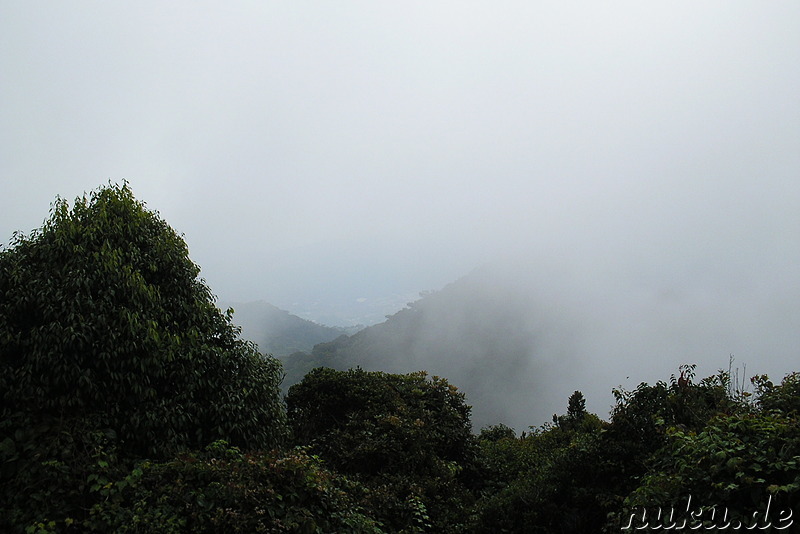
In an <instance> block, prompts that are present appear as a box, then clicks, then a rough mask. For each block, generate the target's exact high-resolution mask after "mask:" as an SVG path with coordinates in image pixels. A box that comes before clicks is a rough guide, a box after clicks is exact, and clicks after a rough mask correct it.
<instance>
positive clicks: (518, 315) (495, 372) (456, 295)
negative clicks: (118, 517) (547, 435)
mask: <svg viewBox="0 0 800 534" xmlns="http://www.w3.org/2000/svg"><path fill="white" fill-rule="evenodd" d="M507 281H508V276H507V275H506V274H505V273H502V274H501V273H498V272H496V271H494V270H492V269H488V268H483V269H477V270H475V271H474V272H472V273H471V274H469V275H467V276H465V277H463V278H461V279H459V280H458V281H456V282H453V283H452V284H450V285H448V286H446V287H444V288H443V289H442V290H440V291H437V292H429V293H428V294H425V295H423V296H422V298H421V299H420V300H418V301H416V302H413V303H410V304H409V305H408V307H407V308H405V309H403V310H400V311H399V312H397V313H395V314H394V315H391V316H389V317H388V318H387V320H386V321H385V322H383V323H380V324H377V325H374V326H370V327H368V328H365V329H363V330H361V331H359V332H357V333H355V334H353V335H349V336H348V335H341V336H339V337H337V338H336V339H333V340H330V341H327V342H324V343H320V344H318V345H317V346H315V347H314V349H313V350H312V351H311V353H305V354H293V355H291V356H289V357H287V358H286V359H285V362H286V367H287V368H291V369H293V370H294V376H292V377H291V379H292V380H299V379H300V377H301V376H302V374H301V373H304V372H307V371H308V370H310V369H312V368H313V367H317V366H327V367H333V368H336V369H347V368H351V367H356V366H360V367H362V368H363V369H365V370H380V371H386V372H392V373H408V372H413V371H419V370H424V371H427V372H428V373H429V374H430V375H437V376H442V377H445V378H447V379H448V381H449V382H450V383H451V384H453V385H455V386H457V387H458V388H459V389H460V390H461V391H463V392H464V393H466V395H467V402H468V403H470V404H471V405H472V406H473V422H474V425H475V428H476V429H477V428H480V427H482V426H484V425H488V424H496V423H500V422H502V423H505V424H509V425H511V426H516V427H519V428H521V429H525V428H526V427H527V426H529V425H534V424H537V425H538V424H541V423H542V422H544V421H545V420H547V419H549V418H550V416H552V414H553V413H555V412H556V411H559V410H561V411H563V407H562V406H561V404H563V402H566V398H567V396H568V393H566V396H565V393H562V392H561V391H560V390H559V391H557V392H556V395H555V396H554V395H552V394H551V390H550V388H551V386H552V382H553V380H552V378H553V377H552V373H553V365H552V364H553V354H554V351H553V350H548V351H543V350H540V349H541V348H542V347H541V343H540V337H542V336H541V335H540V334H542V331H543V330H545V329H547V324H546V323H547V321H546V320H545V314H544V313H542V312H543V311H544V308H545V307H544V306H541V303H539V302H537V300H536V298H535V296H534V295H533V294H532V292H531V291H529V290H525V289H521V288H520V286H518V285H514V284H509V283H508V282H507ZM546 315H548V316H550V315H551V314H550V313H547V314H546ZM550 337H552V336H550ZM556 352H557V351H556ZM556 360H558V358H556ZM558 363H565V361H562V362H558ZM287 378H289V377H287ZM567 390H568V388H567V389H564V392H566V391H567ZM570 392H571V391H570ZM561 397H563V399H562V398H561ZM512 398H513V399H515V400H514V401H513V402H512V401H510V400H509V399H512ZM554 398H555V400H556V403H555V404H552V402H553V399H554ZM542 399H546V400H542ZM562 401H563V402H562Z"/></svg>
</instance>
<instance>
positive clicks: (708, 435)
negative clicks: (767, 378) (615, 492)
mask: <svg viewBox="0 0 800 534" xmlns="http://www.w3.org/2000/svg"><path fill="white" fill-rule="evenodd" d="M799 423H800V420H798V418H797V415H796V414H794V415H791V416H787V415H784V414H781V413H758V414H747V413H745V414H736V415H719V416H717V417H715V418H713V419H712V420H711V421H710V422H709V423H708V425H707V426H706V427H705V428H704V429H703V430H702V431H701V432H688V431H685V430H682V429H678V428H675V427H673V428H671V429H670V430H669V432H668V438H669V440H668V443H667V445H666V446H665V447H664V448H663V449H661V450H660V451H659V452H658V453H657V454H656V455H655V457H654V459H653V461H652V465H651V468H650V469H649V470H648V472H647V474H646V475H645V476H644V477H643V478H642V484H641V486H640V487H638V488H637V489H636V490H635V491H634V492H632V493H631V495H630V496H629V497H628V499H627V500H626V505H627V506H628V507H630V508H634V507H637V506H639V507H645V508H650V509H653V510H654V509H655V508H656V507H659V506H661V507H664V508H665V509H667V508H669V507H676V508H684V507H685V506H686V505H687V503H686V501H687V499H688V498H689V496H691V498H692V499H693V501H694V503H695V504H696V506H697V507H700V506H708V507H710V506H717V507H719V508H725V509H726V510H727V511H728V512H729V514H730V515H729V517H730V519H732V520H747V519H752V517H753V515H752V514H753V513H754V512H761V513H764V512H765V511H766V508H767V506H768V505H770V504H771V506H773V507H775V508H777V509H780V508H781V507H784V508H788V507H789V506H790V505H792V504H796V503H797V502H798V499H799V498H800V424H799ZM720 513H721V512H720Z"/></svg>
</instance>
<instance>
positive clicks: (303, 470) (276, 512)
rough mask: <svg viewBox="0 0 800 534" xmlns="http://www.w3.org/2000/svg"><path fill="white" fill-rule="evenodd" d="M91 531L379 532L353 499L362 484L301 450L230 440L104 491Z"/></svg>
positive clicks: (149, 465)
mask: <svg viewBox="0 0 800 534" xmlns="http://www.w3.org/2000/svg"><path fill="white" fill-rule="evenodd" d="M100 492H101V493H102V495H103V496H104V499H103V500H102V502H100V503H98V504H97V505H95V506H94V507H93V509H92V511H91V514H90V516H89V517H88V518H87V519H86V520H85V521H84V522H83V523H82V524H81V525H80V526H81V527H82V528H83V529H85V530H87V531H90V532H100V533H106V532H116V533H120V534H121V533H128V532H129V533H133V532H158V533H162V534H183V533H185V534H195V533H208V534H212V533H220V534H228V533H236V532H239V533H243V534H251V533H254V532H270V533H275V534H279V533H287V534H289V533H292V534H299V533H303V534H323V533H326V532H347V533H352V534H380V533H381V532H382V531H381V530H380V528H379V526H378V524H377V522H376V521H375V520H373V519H371V518H370V517H368V516H366V515H365V514H364V513H363V510H361V509H360V508H359V507H358V506H357V505H356V504H355V502H354V497H353V496H355V495H359V494H360V493H362V492H363V488H361V487H360V486H359V485H358V484H357V483H355V482H352V481H349V480H347V479H345V478H344V477H342V476H340V475H337V474H335V473H332V472H330V471H328V470H326V469H325V468H324V467H323V466H322V464H321V461H320V460H319V458H317V457H314V456H310V455H309V454H308V453H307V451H305V450H304V449H301V448H298V449H293V450H289V451H286V452H277V451H276V452H269V453H267V452H253V453H243V452H242V451H240V450H239V449H237V448H235V447H229V446H228V444H227V443H225V442H216V443H214V444H212V445H210V446H209V447H207V448H206V449H205V450H203V451H200V452H185V453H181V454H179V455H178V456H177V457H176V458H173V459H171V460H169V461H166V462H157V463H154V462H149V461H145V462H142V463H141V464H138V465H137V466H136V467H134V468H133V469H132V470H131V472H130V473H128V474H127V476H125V477H124V478H121V479H120V480H117V481H114V482H113V483H111V484H107V485H105V486H104V487H102V488H101V489H100Z"/></svg>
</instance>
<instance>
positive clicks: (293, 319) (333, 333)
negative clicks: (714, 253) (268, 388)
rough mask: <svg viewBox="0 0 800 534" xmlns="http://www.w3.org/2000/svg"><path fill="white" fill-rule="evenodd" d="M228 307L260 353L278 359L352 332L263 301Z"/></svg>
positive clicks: (308, 349)
mask: <svg viewBox="0 0 800 534" xmlns="http://www.w3.org/2000/svg"><path fill="white" fill-rule="evenodd" d="M229 306H230V307H232V308H233V310H234V314H233V322H234V324H237V325H239V326H241V327H242V337H243V338H244V339H247V340H250V341H252V342H254V343H255V344H256V345H258V348H259V350H260V351H261V352H263V353H267V354H271V355H272V356H275V357H276V358H282V357H285V356H288V355H289V354H292V353H295V352H305V351H310V350H311V349H312V348H313V347H314V345H316V344H318V343H324V342H326V341H331V340H332V339H336V338H337V337H339V336H341V335H342V334H345V333H347V332H352V331H353V329H346V328H340V327H330V326H324V325H321V324H317V323H315V322H312V321H307V320H305V319H302V318H300V317H297V316H296V315H292V314H291V313H289V312H288V311H285V310H281V309H280V308H277V307H276V306H273V305H272V304H269V303H267V302H264V301H258V302H247V303H239V304H230V305H229ZM224 307H227V306H223V308H224Z"/></svg>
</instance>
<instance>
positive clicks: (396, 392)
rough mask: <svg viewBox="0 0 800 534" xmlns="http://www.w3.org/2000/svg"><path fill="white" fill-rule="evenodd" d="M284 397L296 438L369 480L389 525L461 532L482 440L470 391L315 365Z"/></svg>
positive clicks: (423, 379) (437, 381) (412, 377)
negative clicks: (474, 429)
mask: <svg viewBox="0 0 800 534" xmlns="http://www.w3.org/2000/svg"><path fill="white" fill-rule="evenodd" d="M286 402H287V409H288V414H289V421H290V425H291V427H292V430H293V433H294V439H295V443H296V444H298V445H307V446H310V447H311V450H312V451H314V452H315V453H317V454H319V455H320V457H322V459H323V460H325V461H326V463H327V465H330V466H331V467H332V468H333V469H335V470H336V471H338V472H341V473H344V474H345V475H349V476H353V477H355V478H357V479H358V480H360V481H362V482H363V483H364V484H365V485H367V486H368V487H369V488H370V490H371V492H370V496H369V498H368V502H367V505H368V506H370V507H371V509H372V510H374V514H375V515H376V517H378V518H379V519H380V520H381V521H384V522H385V523H386V524H387V525H388V526H389V527H390V529H392V530H393V531H395V530H396V531H401V530H403V529H408V530H407V531H409V532H415V531H417V529H428V528H431V527H432V528H433V529H434V530H433V531H435V532H449V531H456V532H458V531H461V530H460V528H459V526H458V525H459V523H460V522H463V521H464V520H465V519H466V513H465V507H466V505H467V503H468V502H469V500H470V492H469V486H470V483H471V477H472V476H473V475H474V461H475V454H476V448H475V447H476V442H475V438H474V436H473V435H472V433H471V425H470V421H469V413H470V408H469V406H467V405H466V404H465V403H464V395H463V394H462V393H460V392H459V391H458V390H457V389H456V388H455V387H454V386H452V385H450V384H449V383H448V382H447V381H446V380H444V379H442V378H438V377H433V378H428V377H427V375H426V374H425V373H422V372H420V373H411V374H407V375H397V374H387V373H382V372H367V371H364V370H362V369H351V370H348V371H335V370H333V369H328V368H317V369H314V370H313V371H311V372H310V373H309V374H308V375H306V377H305V378H304V379H303V380H302V381H301V382H300V383H298V384H295V385H294V386H292V387H291V388H290V389H289V394H288V395H287V397H286ZM403 531H406V530H403Z"/></svg>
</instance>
